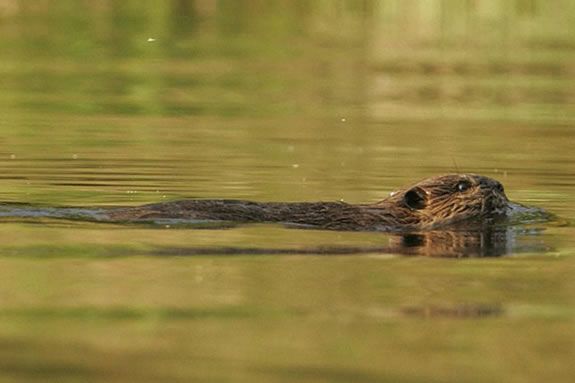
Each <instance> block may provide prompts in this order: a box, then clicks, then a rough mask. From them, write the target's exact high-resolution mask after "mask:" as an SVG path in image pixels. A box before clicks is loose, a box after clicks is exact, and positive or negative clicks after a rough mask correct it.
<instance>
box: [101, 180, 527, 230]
mask: <svg viewBox="0 0 575 383" xmlns="http://www.w3.org/2000/svg"><path fill="white" fill-rule="evenodd" d="M513 206H517V205H515V204H513ZM511 209H512V203H510V202H509V200H508V199H507V197H506V196H505V193H504V191H503V186H502V185H501V183H499V182H498V181H496V180H494V179H491V178H488V177H483V176H479V175H475V174H448V175H443V176H437V177H432V178H428V179H425V180H423V181H421V182H418V183H416V184H414V185H412V186H410V187H408V188H406V189H402V190H399V191H397V192H394V193H392V194H391V195H390V196H389V197H388V198H386V199H384V200H382V201H380V202H376V203H373V204H360V205H351V204H347V203H343V202H297V203H283V202H270V203H263V202H251V201H241V200H182V201H173V202H164V203H156V204H149V205H144V206H139V207H122V208H112V209H110V210H107V211H105V212H103V217H101V220H104V221H156V220H164V219H176V220H221V221H232V222H280V223H287V224H299V225H309V226H311V227H316V228H323V229H332V230H381V231H417V230H428V229H433V228H438V227H446V226H450V225H452V224H456V223H468V222H480V223H482V222H483V223H484V222H486V221H490V220H493V219H496V218H498V217H505V216H506V215H507V214H508V212H510V211H511Z"/></svg>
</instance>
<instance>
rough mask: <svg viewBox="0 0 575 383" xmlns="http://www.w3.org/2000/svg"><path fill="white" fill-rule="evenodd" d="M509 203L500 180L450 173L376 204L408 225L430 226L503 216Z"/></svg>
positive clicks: (420, 183) (416, 185) (429, 179)
mask: <svg viewBox="0 0 575 383" xmlns="http://www.w3.org/2000/svg"><path fill="white" fill-rule="evenodd" d="M508 203H509V200H508V199H507V196H506V195H505V192H504V190H503V185H501V183H500V182H499V181H496V180H494V179H492V178H488V177H484V176H480V175H476V174H447V175H442V176H437V177H432V178H428V179H425V180H423V181H420V182H418V183H416V184H414V185H412V186H410V187H407V188H405V189H402V190H400V191H397V192H394V193H392V194H391V195H390V196H389V197H388V198H387V199H385V200H383V201H381V202H379V203H377V204H376V206H378V207H381V208H385V209H386V210H389V211H391V212H393V213H394V214H393V215H394V218H395V219H397V220H398V221H399V222H402V221H403V222H404V223H405V225H406V227H412V228H414V227H416V228H425V229H429V228H434V227H440V226H444V225H447V224H452V223H456V222H467V221H481V220H486V219H492V218H496V217H500V216H504V215H505V214H506V212H507V207H508ZM399 222H398V223H399Z"/></svg>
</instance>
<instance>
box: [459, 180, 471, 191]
mask: <svg viewBox="0 0 575 383" xmlns="http://www.w3.org/2000/svg"><path fill="white" fill-rule="evenodd" d="M469 188H471V183H470V182H469V181H459V182H458V183H457V191H459V192H464V191H467V190H469Z"/></svg>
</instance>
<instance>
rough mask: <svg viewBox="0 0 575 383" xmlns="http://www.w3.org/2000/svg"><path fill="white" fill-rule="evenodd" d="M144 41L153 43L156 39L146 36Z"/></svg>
mask: <svg viewBox="0 0 575 383" xmlns="http://www.w3.org/2000/svg"><path fill="white" fill-rule="evenodd" d="M146 41H147V42H149V43H153V42H154V41H156V39H155V38H153V37H148V40H146Z"/></svg>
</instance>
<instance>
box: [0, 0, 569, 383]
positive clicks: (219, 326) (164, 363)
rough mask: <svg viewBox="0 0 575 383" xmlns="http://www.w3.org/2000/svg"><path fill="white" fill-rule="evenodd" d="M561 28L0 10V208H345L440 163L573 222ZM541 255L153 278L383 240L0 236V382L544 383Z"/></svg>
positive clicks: (184, 8)
mask: <svg viewBox="0 0 575 383" xmlns="http://www.w3.org/2000/svg"><path fill="white" fill-rule="evenodd" d="M572 25H575V6H574V3H573V2H569V1H559V2H556V3H553V5H550V4H549V2H545V1H542V0H524V1H509V2H500V1H491V0H489V1H481V2H459V1H439V0H437V1H436V0H433V1H425V2H409V1H399V0H396V1H292V2H285V1H266V2H260V1H212V0H196V1H185V0H174V1H141V0H139V1H134V0H127V1H108V0H103V1H84V2H80V1H72V0H58V1H49V0H42V1H34V2H29V1H18V0H4V1H2V2H0V75H1V76H0V77H1V80H0V84H1V86H0V112H1V113H0V115H1V116H2V117H1V118H0V175H1V176H0V177H1V183H2V189H1V193H2V196H1V197H2V198H1V199H2V200H7V201H11V202H28V203H30V202H40V203H47V204H62V205H81V206H93V205H111V204H126V203H130V204H138V203H145V202H155V201H161V200H168V199H171V198H176V197H182V196H189V197H209V198H222V197H223V198H250V199H257V200H286V201H287V200H339V199H345V200H346V201H350V202H368V201H374V200H378V199H381V198H382V197H383V196H385V195H387V193H389V192H390V191H392V190H394V189H396V188H397V187H399V186H401V185H404V184H407V183H410V182H413V181H416V180H417V179H419V178H422V177H424V176H428V175H431V174H435V173H440V172H451V171H454V170H456V169H457V168H459V169H460V170H461V171H475V172H479V173H485V174H486V175H489V176H494V177H496V178H498V179H500V180H501V181H503V182H504V183H505V186H506V190H507V193H508V194H509V195H510V197H511V198H512V199H514V200H517V201H519V202H524V203H530V204H534V205H538V206H542V207H545V208H547V209H549V210H551V211H553V212H554V213H556V214H557V215H558V216H560V217H563V218H564V219H566V220H567V222H572V221H573V219H574V218H573V217H575V200H574V199H573V195H575V194H574V193H573V181H572V179H573V171H572V169H573V165H574V161H573V154H572V148H571V146H572V142H573V140H574V139H575V136H574V130H573V129H572V124H573V121H574V120H575V109H574V107H573V97H574V89H575V84H574V80H573V78H572V73H573V67H574V62H575V61H574V60H575V55H574V50H573V48H574V47H575V43H574V41H575V39H574V37H575V36H574V31H575V30H574V29H573V28H572ZM454 163H455V164H454ZM454 168H455V169H454ZM541 235H542V238H543V239H544V240H545V242H546V243H548V244H549V245H550V248H552V249H554V250H549V251H547V252H544V253H539V254H537V255H535V254H530V253H527V254H522V255H519V256H515V257H509V258H503V259H489V260H486V259H483V260H467V261H463V262H460V261H455V260H431V259H424V258H410V259H408V258H399V257H389V256H375V255H373V254H370V255H367V256H360V257H313V256H290V257H282V256H261V257H253V256H249V255H245V254H244V255H242V256H240V257H226V258H221V257H220V258H217V257H209V256H199V257H177V256H176V257H173V256H170V257H163V256H160V255H158V254H155V255H153V254H152V253H153V251H154V249H158V248H160V249H163V248H169V249H170V248H171V249H178V248H184V249H185V248H190V247H210V246H212V247H213V246H236V247H237V246H240V247H243V248H249V247H251V248H308V247H317V246H325V245H326V244H327V245H334V246H385V245H386V244H387V242H386V241H387V239H388V238H384V237H381V236H377V235H374V234H373V233H371V234H367V233H325V232H311V231H305V232H302V231H298V230H283V229H278V228H271V229H269V228H268V229H264V228H258V227H253V228H249V229H245V228H242V229H230V230H219V231H217V230H165V229H164V228H162V229H160V228H147V229H142V228H134V227H121V226H112V225H109V226H107V225H101V226H94V225H90V224H85V225H83V224H77V223H74V224H71V223H69V224H66V223H55V222H31V221H28V222H10V223H6V222H4V223H2V224H1V225H0V241H1V242H2V244H3V245H2V246H0V279H1V280H2V286H1V287H0V355H1V356H2V357H1V358H0V360H1V362H0V374H1V375H2V377H3V378H4V379H6V380H10V381H30V380H38V381H46V380H57V381H71V382H72V381H82V382H85V381H98V380H105V381H118V382H125V381H131V380H138V381H159V380H160V381H161V380H166V381H190V380H199V381H230V380H232V381H246V382H257V381H262V382H270V381H271V382H275V381H277V382H284V381H298V382H301V381H310V382H318V381H326V382H328V381H330V382H331V381H354V382H355V381H358V382H372V381H378V382H379V381H390V382H415V381H425V382H428V381H442V382H444V381H457V382H479V381H481V382H483V381H506V382H527V381H542V380H544V381H548V380H551V381H555V382H562V381H564V382H567V381H570V380H571V379H572V376H573V375H574V374H575V372H574V370H573V364H572V363H571V359H572V358H573V357H572V356H573V350H574V345H573V340H572V339H573V334H574V327H573V316H574V309H573V307H574V306H573V303H572V302H573V298H574V296H575V284H574V283H573V282H572V281H573V280H575V279H574V278H573V277H572V276H573V254H574V251H573V249H575V243H574V242H573V239H572V238H575V236H574V233H573V228H572V225H571V226H569V225H564V226H555V227H547V231H545V232H544V233H543V234H541ZM146 254H147V255H146Z"/></svg>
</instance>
